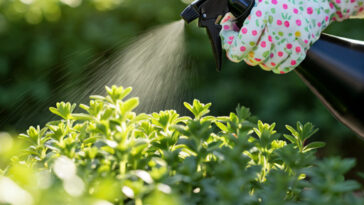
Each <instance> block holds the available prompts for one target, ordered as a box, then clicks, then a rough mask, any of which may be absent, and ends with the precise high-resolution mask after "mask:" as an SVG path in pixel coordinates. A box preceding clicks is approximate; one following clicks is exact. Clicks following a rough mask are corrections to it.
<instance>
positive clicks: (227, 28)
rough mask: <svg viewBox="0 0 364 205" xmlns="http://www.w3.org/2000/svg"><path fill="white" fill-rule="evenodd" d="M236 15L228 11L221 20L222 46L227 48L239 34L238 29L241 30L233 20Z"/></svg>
mask: <svg viewBox="0 0 364 205" xmlns="http://www.w3.org/2000/svg"><path fill="white" fill-rule="evenodd" d="M234 19H235V17H234V16H233V15H232V14H231V13H227V14H226V15H225V16H224V18H223V20H222V21H221V26H222V29H221V31H220V37H221V42H222V48H223V49H225V50H228V49H230V47H231V44H232V43H233V39H235V38H236V37H237V36H238V32H237V30H239V29H238V28H237V26H236V24H235V22H233V21H234Z"/></svg>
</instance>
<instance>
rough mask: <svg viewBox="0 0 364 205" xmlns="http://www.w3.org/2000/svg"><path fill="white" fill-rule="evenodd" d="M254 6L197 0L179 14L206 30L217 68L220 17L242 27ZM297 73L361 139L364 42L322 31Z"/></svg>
mask: <svg viewBox="0 0 364 205" xmlns="http://www.w3.org/2000/svg"><path fill="white" fill-rule="evenodd" d="M253 6H254V0H196V1H194V2H193V3H192V4H190V5H189V6H188V7H187V8H186V9H185V10H184V11H183V12H182V13H181V17H182V18H183V19H184V20H185V21H186V22H187V23H190V22H191V21H193V20H195V19H197V18H198V20H199V24H198V25H199V26H200V27H203V28H206V29H207V33H208V35H209V38H210V41H211V44H212V48H213V51H214V56H215V59H216V65H217V70H220V69H221V59H222V48H221V39H220V36H219V32H220V31H221V26H220V25H219V21H220V19H221V18H222V17H223V16H224V15H225V14H226V13H227V12H231V13H233V15H234V16H235V17H237V19H238V20H237V23H238V24H240V26H241V24H242V23H243V22H244V20H245V18H246V17H247V16H248V15H249V13H250V10H251V9H252V7H253ZM296 73H297V74H298V75H299V76H300V77H301V79H302V80H303V81H304V82H305V83H306V85H307V86H308V87H309V88H310V89H311V91H312V92H313V93H314V94H315V95H316V96H317V97H318V98H319V99H320V100H321V102H322V103H323V104H324V105H325V106H326V107H327V109H328V110H329V111H330V112H331V113H332V114H333V115H334V116H335V117H336V118H337V119H338V120H339V121H340V122H342V123H343V124H344V125H346V126H347V127H349V128H350V129H351V130H353V131H354V132H355V133H356V134H357V135H359V136H360V137H362V138H363V139H364V42H361V41H355V40H350V39H344V38H340V37H335V36H330V35H326V34H322V36H321V38H320V40H318V41H317V42H316V43H315V44H314V45H313V46H312V47H311V49H310V50H309V52H308V53H307V57H306V59H305V61H304V62H303V63H302V64H301V65H300V67H299V68H297V69H296Z"/></svg>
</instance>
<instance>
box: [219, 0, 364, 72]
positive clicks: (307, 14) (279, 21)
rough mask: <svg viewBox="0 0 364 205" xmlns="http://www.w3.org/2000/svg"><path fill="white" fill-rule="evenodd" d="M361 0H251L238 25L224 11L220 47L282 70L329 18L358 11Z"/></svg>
mask: <svg viewBox="0 0 364 205" xmlns="http://www.w3.org/2000/svg"><path fill="white" fill-rule="evenodd" d="M363 2H364V0H255V7H254V8H253V9H252V11H251V14H250V16H249V17H248V18H247V19H246V20H245V22H244V24H243V27H242V28H238V27H237V26H236V24H235V22H234V20H235V17H234V16H233V15H232V14H231V13H228V14H226V16H225V17H224V18H223V20H222V21H221V25H222V30H221V32H220V36H221V38H222V44H223V48H224V49H225V50H226V53H227V57H228V58H229V59H230V60H231V61H233V62H240V61H242V60H245V62H246V63H247V64H249V65H252V66H254V65H259V66H260V67H261V68H262V69H264V70H267V71H270V70H272V71H273V72H274V73H278V74H284V73H287V72H289V71H291V70H293V69H294V68H296V67H297V66H298V65H299V64H300V63H301V62H302V61H303V60H304V58H305V57H306V52H307V50H308V49H309V48H310V46H311V45H312V44H313V43H314V42H316V41H317V40H318V39H319V37H320V34H321V32H322V31H323V30H324V29H325V28H326V27H327V26H328V25H329V24H330V22H332V21H342V20H344V19H346V18H349V17H350V16H352V15H355V14H356V13H358V12H361V11H362V10H363V9H364V4H363Z"/></svg>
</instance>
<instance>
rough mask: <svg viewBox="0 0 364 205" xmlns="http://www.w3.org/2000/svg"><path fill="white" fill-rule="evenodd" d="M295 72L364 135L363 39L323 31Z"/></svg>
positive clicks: (348, 125) (333, 110)
mask: <svg viewBox="0 0 364 205" xmlns="http://www.w3.org/2000/svg"><path fill="white" fill-rule="evenodd" d="M296 73H297V74H298V75H299V76H300V77H301V79H302V80H303V81H304V82H305V83H306V85H307V86H308V87H309V88H310V89H311V91H312V92H313V93H314V94H315V95H316V96H317V97H318V98H319V99H320V100H321V102H322V103H323V104H324V105H325V106H326V108H327V109H328V110H329V111H330V112H331V113H332V114H333V115H334V116H335V117H336V119H338V120H339V121H341V122H342V123H343V124H345V125H346V126H347V127H349V128H350V129H351V130H353V131H354V132H355V133H356V134H358V135H359V136H360V137H362V138H364V42H361V41H353V40H349V39H344V38H340V37H335V36H331V35H326V34H322V36H321V38H320V40H318V41H317V42H316V43H315V44H314V45H313V46H312V47H311V49H310V50H309V51H308V53H307V57H306V59H305V60H304V62H303V63H302V64H301V65H300V66H299V67H298V68H297V69H296Z"/></svg>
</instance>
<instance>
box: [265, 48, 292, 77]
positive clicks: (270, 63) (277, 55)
mask: <svg viewBox="0 0 364 205" xmlns="http://www.w3.org/2000/svg"><path fill="white" fill-rule="evenodd" d="M288 47H290V45H289V44H288ZM291 49H292V48H291ZM291 49H287V44H285V43H280V42H277V43H274V46H273V48H272V49H271V50H272V51H271V53H270V54H269V58H268V59H266V61H265V62H264V64H263V65H262V66H261V67H262V68H263V69H264V70H274V69H276V68H277V67H278V65H280V64H282V63H283V62H284V61H285V60H286V59H287V58H288V57H289V56H290V54H291V52H292V51H291Z"/></svg>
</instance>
